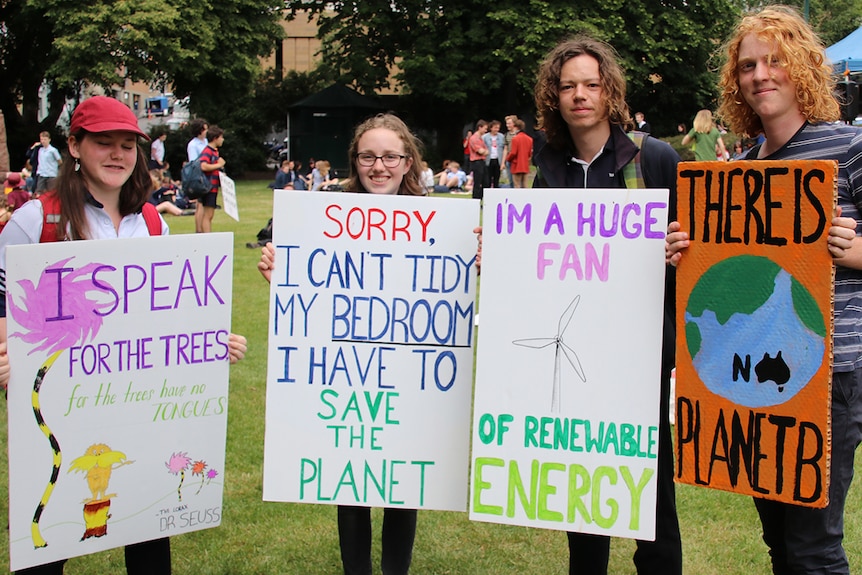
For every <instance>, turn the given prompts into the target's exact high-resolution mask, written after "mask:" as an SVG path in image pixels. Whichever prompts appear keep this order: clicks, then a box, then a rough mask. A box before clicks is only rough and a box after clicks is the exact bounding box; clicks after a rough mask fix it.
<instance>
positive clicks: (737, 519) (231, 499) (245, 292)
mask: <svg viewBox="0 0 862 575" xmlns="http://www.w3.org/2000/svg"><path fill="white" fill-rule="evenodd" d="M237 194H238V199H239V209H240V217H241V221H240V222H234V221H233V220H232V219H230V218H228V217H227V216H226V215H225V214H224V212H223V211H221V210H218V211H217V212H216V216H215V220H214V222H213V230H214V231H230V232H233V233H234V248H235V249H234V295H233V331H235V332H237V333H241V334H244V335H245V336H246V337H247V338H248V342H249V351H248V354H247V355H246V358H245V360H243V361H242V362H240V363H239V364H237V365H235V366H233V367H232V368H231V390H230V409H229V417H228V436H227V462H226V472H225V493H224V514H223V518H222V525H221V526H220V527H218V528H216V529H207V530H204V531H198V532H196V533H190V534H186V535H180V536H177V537H174V538H172V549H173V567H174V569H173V571H174V573H177V574H181V575H185V574H193V575H198V574H201V575H207V574H213V575H252V574H255V575H257V574H260V575H266V574H273V575H276V574H291V575H336V574H338V573H340V572H341V571H340V567H341V565H340V558H339V551H338V535H337V532H336V521H335V507H333V506H328V505H298V504H285V503H264V502H263V501H262V469H263V431H264V396H265V390H266V355H267V354H266V346H267V336H266V332H267V325H268V323H267V322H268V319H267V305H268V300H269V291H268V285H267V284H266V282H264V281H263V279H262V278H261V277H260V275H259V274H258V272H257V269H256V267H255V266H256V263H257V261H258V258H259V251H258V250H256V249H248V248H246V247H245V244H246V242H249V241H252V242H253V241H255V240H256V235H257V232H258V230H259V229H260V228H261V227H263V225H264V224H265V223H266V221H267V219H268V218H269V217H270V215H271V211H272V192H271V190H270V189H269V188H267V187H266V182H256V181H252V182H237ZM463 197H467V196H454V197H453V199H455V198H463ZM167 220H168V224H169V225H170V227H171V232H172V233H174V234H186V233H193V232H194V221H193V220H194V218H192V217H171V216H168V217H167ZM2 405H3V408H2V410H0V411H2V416H0V417H2V419H3V422H2V425H0V440H2V441H4V442H5V441H6V439H7V437H6V435H7V427H6V424H5V419H6V408H5V405H6V404H5V402H3V403H2ZM296 440H298V439H291V438H285V441H296ZM857 469H860V470H862V467H860V465H859V464H858V463H857ZM859 483H860V482H859V481H857V482H856V485H855V486H854V487H853V489H852V490H851V494H850V499H849V501H848V503H847V517H846V520H847V524H846V541H845V546H846V548H847V552H848V555H849V556H850V563H851V571H853V572H857V571H860V570H862V536H860V535H862V513H860V508H862V491H860V490H862V488H860V487H859ZM0 484H2V485H4V486H8V466H7V461H6V453H5V450H4V452H3V454H2V461H0ZM677 488H678V490H677V504H678V506H679V516H680V523H681V525H682V538H683V547H684V562H685V571H686V572H687V573H690V574H693V575H713V574H714V575H735V574H739V575H751V574H761V573H768V572H769V561H768V557H767V554H766V548H765V546H764V545H763V543H762V542H761V541H760V534H759V533H760V532H759V523H758V520H757V516H756V513H755V511H754V506H753V505H752V503H751V500H750V498H748V497H743V496H739V495H734V494H730V493H724V492H718V491H712V490H707V489H702V488H695V487H691V486H687V485H679V486H677ZM0 505H2V509H0V512H2V513H3V514H6V515H7V516H8V507H7V505H8V503H7V502H6V501H5V500H4V501H3V502H2V503H0ZM373 517H374V520H375V525H376V529H375V539H374V553H375V557H379V555H380V541H379V537H380V529H379V522H380V519H381V514H380V510H376V511H375V514H374V515H373ZM3 533H4V540H3V541H2V543H0V553H2V557H0V564H5V565H8V559H9V557H8V531H3ZM633 552H634V542H633V541H628V540H624V539H615V540H614V542H613V545H612V548H611V562H610V568H609V573H612V574H614V575H621V574H630V573H634V572H635V571H634V567H633V566H632V562H631V557H632V554H633ZM567 562H568V549H567V546H566V538H565V535H564V534H563V533H560V532H556V531H547V530H541V529H529V528H524V527H510V526H503V525H494V524H487V523H478V522H471V521H469V520H468V519H467V514H466V513H450V512H434V511H423V512H421V513H420V514H419V526H418V530H417V534H416V546H415V549H414V560H413V569H412V572H413V573H416V574H420V575H426V574H427V575H432V574H439V575H443V574H453V575H491V574H495V575H507V574H511V575H524V574H536V575H551V574H561V575H562V574H565V573H567V572H568V567H567ZM65 572H66V574H67V575H78V574H87V575H105V574H115V573H117V574H119V573H123V572H124V569H123V552H122V549H114V550H111V551H107V552H103V553H97V554H95V555H90V556H87V557H78V558H75V559H72V560H70V561H69V563H68V564H67V566H66V571H65ZM375 573H379V567H378V566H377V565H375Z"/></svg>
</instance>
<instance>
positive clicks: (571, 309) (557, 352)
mask: <svg viewBox="0 0 862 575" xmlns="http://www.w3.org/2000/svg"><path fill="white" fill-rule="evenodd" d="M580 301H581V296H580V295H577V296H575V299H573V300H572V301H571V303H570V304H569V305H568V306H567V307H566V309H565V310H563V313H562V314H561V315H560V320H559V322H557V334H556V335H555V336H553V337H533V338H527V339H516V340H514V341H513V342H512V343H513V344H515V345H519V346H522V347H529V348H533V349H544V348H546V347H550V346H552V345H553V346H554V381H553V383H552V385H551V411H553V412H554V413H558V412H559V411H560V393H561V389H560V387H561V384H560V379H561V373H560V371H561V370H560V368H561V365H562V358H566V361H567V362H568V363H569V365H571V366H572V369H574V370H575V373H577V374H578V377H579V378H580V379H581V381H583V382H584V383H586V381H587V376H586V375H585V373H584V368H583V367H582V366H581V360H580V359H578V354H577V353H576V352H575V350H574V349H572V348H571V347H570V346H569V345H568V344H566V342H565V341H563V334H565V332H566V328H568V327H569V324H570V323H571V322H572V318H573V317H574V315H575V310H577V309H578V304H579V303H580Z"/></svg>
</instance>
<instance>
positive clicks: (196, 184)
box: [180, 158, 212, 200]
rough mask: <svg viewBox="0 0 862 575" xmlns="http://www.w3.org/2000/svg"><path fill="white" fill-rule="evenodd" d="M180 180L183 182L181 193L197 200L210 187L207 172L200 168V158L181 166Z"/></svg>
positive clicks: (206, 192) (204, 194)
mask: <svg viewBox="0 0 862 575" xmlns="http://www.w3.org/2000/svg"><path fill="white" fill-rule="evenodd" d="M180 181H181V182H182V184H183V195H185V197H187V198H189V199H190V200H199V199H201V198H203V197H204V196H206V195H207V194H208V193H209V191H210V190H211V189H212V183H211V182H210V177H209V174H205V173H204V171H203V170H202V169H201V159H200V158H198V159H197V160H194V161H191V162H188V163H186V165H185V166H183V169H182V172H180Z"/></svg>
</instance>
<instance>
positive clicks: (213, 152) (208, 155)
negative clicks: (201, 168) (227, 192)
mask: <svg viewBox="0 0 862 575" xmlns="http://www.w3.org/2000/svg"><path fill="white" fill-rule="evenodd" d="M198 157H199V158H200V159H201V162H203V163H205V164H215V163H217V162H218V158H219V155H218V150H217V149H216V148H213V147H212V146H210V145H207V146H206V147H205V148H204V151H203V152H201V155H200V156H198ZM204 173H205V174H207V175H208V176H209V178H210V186H211V188H210V193H211V194H212V193H216V194H217V193H218V189H219V187H220V186H221V179H220V178H219V176H218V174H219V170H218V169H215V170H213V171H211V172H207V171H205V172H204Z"/></svg>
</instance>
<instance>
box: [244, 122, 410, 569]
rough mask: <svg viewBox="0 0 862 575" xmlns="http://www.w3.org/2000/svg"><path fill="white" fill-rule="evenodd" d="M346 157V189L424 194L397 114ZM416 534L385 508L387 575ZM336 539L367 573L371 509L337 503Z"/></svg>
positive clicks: (374, 125)
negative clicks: (347, 175)
mask: <svg viewBox="0 0 862 575" xmlns="http://www.w3.org/2000/svg"><path fill="white" fill-rule="evenodd" d="M348 155H349V157H350V159H351V163H350V176H349V177H348V179H347V182H346V183H345V185H344V189H345V191H347V192H357V193H368V194H389V195H395V194H398V195H402V196H422V195H424V188H423V186H422V183H421V176H422V155H421V152H420V144H419V141H418V140H417V138H416V137H415V136H413V134H412V133H411V132H410V129H409V128H408V127H407V125H406V124H404V122H403V121H401V119H400V118H398V117H397V116H394V115H392V114H378V115H377V116H374V117H372V118H369V119H368V120H366V121H364V122H363V123H361V124H360V125H359V126H357V128H356V131H355V133H354V136H353V141H352V142H351V144H350V148H349V150H348ZM274 264H275V249H274V248H273V245H272V243H268V244H266V246H264V247H263V248H262V250H261V258H260V262H259V263H258V264H257V267H258V270H260V273H261V274H262V275H263V277H264V278H265V279H266V280H267V281H271V278H272V270H273V267H274ZM415 536H416V510H415V509H403V508H399V507H387V508H386V509H384V510H383V552H382V555H383V556H382V558H381V568H382V571H383V573H384V574H385V575H406V574H407V572H408V571H409V570H410V562H411V560H412V557H413V539H414V538H415ZM338 539H339V543H340V546H341V562H342V564H343V567H344V575H371V572H372V568H371V508H369V507H355V506H350V505H339V506H338Z"/></svg>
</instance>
